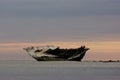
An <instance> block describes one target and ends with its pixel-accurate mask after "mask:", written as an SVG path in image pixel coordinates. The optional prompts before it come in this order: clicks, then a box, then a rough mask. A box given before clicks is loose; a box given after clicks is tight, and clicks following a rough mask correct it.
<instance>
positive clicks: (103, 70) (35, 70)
mask: <svg viewBox="0 0 120 80" xmlns="http://www.w3.org/2000/svg"><path fill="white" fill-rule="evenodd" d="M119 74H120V63H119V62H118V63H117V62H116V63H101V62H73V61H70V62H67V61H64V62H61V61H56V62H55V61H52V62H37V61H32V60H31V61H27V60H26V61H0V79H1V80H76V79H81V80H90V79H91V80H96V79H97V80H120V76H119Z"/></svg>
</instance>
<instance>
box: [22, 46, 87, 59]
mask: <svg viewBox="0 0 120 80" xmlns="http://www.w3.org/2000/svg"><path fill="white" fill-rule="evenodd" d="M24 50H26V51H27V52H28V54H29V55H30V56H32V57H33V58H34V59H36V60H37V61H81V60H82V59H83V57H84V56H85V53H86V51H87V50H89V48H86V47H85V46H81V47H79V48H75V49H72V48H71V49H60V48H59V47H55V46H42V47H27V48H24Z"/></svg>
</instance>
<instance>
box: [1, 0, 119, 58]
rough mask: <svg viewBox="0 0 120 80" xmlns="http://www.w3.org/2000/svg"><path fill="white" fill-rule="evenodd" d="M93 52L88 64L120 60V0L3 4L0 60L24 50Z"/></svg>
mask: <svg viewBox="0 0 120 80" xmlns="http://www.w3.org/2000/svg"><path fill="white" fill-rule="evenodd" d="M49 44H50V45H56V46H60V47H62V48H75V47H79V46H80V45H86V46H87V47H89V48H90V50H89V51H88V52H87V54H86V56H85V58H84V60H109V59H112V60H120V0H0V60H16V59H17V60H28V59H32V58H31V57H29V55H27V53H26V52H25V51H23V50H22V48H24V47H27V46H31V45H34V46H41V45H49Z"/></svg>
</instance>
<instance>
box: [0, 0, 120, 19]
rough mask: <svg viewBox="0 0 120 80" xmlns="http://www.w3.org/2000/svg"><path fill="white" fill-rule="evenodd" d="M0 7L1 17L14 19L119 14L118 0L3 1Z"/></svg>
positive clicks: (119, 5) (119, 2)
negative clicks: (12, 17) (13, 17)
mask: <svg viewBox="0 0 120 80" xmlns="http://www.w3.org/2000/svg"><path fill="white" fill-rule="evenodd" d="M0 2H1V1H0ZM0 7H1V8H0V11H1V13H0V15H1V16H3V15H4V16H15V17H70V16H89V15H108V14H109V15H119V14H120V8H119V7H120V1H119V0H114V1H113V0H100V1H99V0H74V1H73V0H49V1H48V0H44V1H43V0H35V1H31V0H30V1H29V0H25V1H23V0H22V1H20V0H17V1H16V0H10V1H6V0H5V1H2V2H1V3H0Z"/></svg>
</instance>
